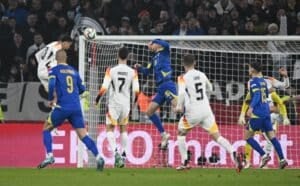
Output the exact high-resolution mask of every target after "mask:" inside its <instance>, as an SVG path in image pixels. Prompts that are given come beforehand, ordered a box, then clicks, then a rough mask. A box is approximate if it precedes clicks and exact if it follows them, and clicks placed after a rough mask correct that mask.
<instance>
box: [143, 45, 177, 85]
mask: <svg viewBox="0 0 300 186" xmlns="http://www.w3.org/2000/svg"><path fill="white" fill-rule="evenodd" d="M159 44H160V45H161V46H162V47H163V48H162V49H161V50H160V51H158V52H156V53H155V54H154V56H153V58H152V60H151V61H150V62H149V63H148V65H147V67H139V68H138V71H139V72H141V73H142V74H143V75H146V76H147V75H149V74H150V73H151V72H153V71H154V77H155V83H156V85H160V84H162V83H164V82H167V81H170V80H171V79H172V68H171V59H170V46H169V43H168V42H166V41H163V40H159Z"/></svg>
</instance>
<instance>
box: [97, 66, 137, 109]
mask: <svg viewBox="0 0 300 186" xmlns="http://www.w3.org/2000/svg"><path fill="white" fill-rule="evenodd" d="M131 87H132V92H134V93H136V92H139V82H138V76H137V72H136V71H135V70H134V69H132V68H130V67H129V66H127V65H125V64H119V65H117V66H115V67H112V68H108V69H107V70H106V73H105V77H104V80H103V84H102V87H101V89H102V90H109V106H117V105H125V106H128V107H130V88H131Z"/></svg>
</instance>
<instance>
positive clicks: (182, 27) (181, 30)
mask: <svg viewBox="0 0 300 186" xmlns="http://www.w3.org/2000/svg"><path fill="white" fill-rule="evenodd" d="M187 31H188V24H187V20H186V19H182V20H181V21H180V25H179V28H178V29H177V30H176V31H175V32H174V33H173V34H174V35H181V36H182V35H187Z"/></svg>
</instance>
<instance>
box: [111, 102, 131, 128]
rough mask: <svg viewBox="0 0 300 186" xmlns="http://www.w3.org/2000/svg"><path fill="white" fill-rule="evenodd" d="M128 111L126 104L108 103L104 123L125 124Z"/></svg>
mask: <svg viewBox="0 0 300 186" xmlns="http://www.w3.org/2000/svg"><path fill="white" fill-rule="evenodd" d="M129 111H130V108H129V106H128V105H123V106H122V105H118V106H116V105H114V106H110V105H109V106H108V112H107V113H106V125H127V124H128V116H129Z"/></svg>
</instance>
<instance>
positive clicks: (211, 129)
mask: <svg viewBox="0 0 300 186" xmlns="http://www.w3.org/2000/svg"><path fill="white" fill-rule="evenodd" d="M197 125H200V126H201V127H202V128H203V129H204V130H206V131H207V132H208V133H210V134H213V133H216V132H219V129H218V125H217V124H216V120H215V117H214V115H213V113H212V112H207V113H203V114H200V113H197V114H196V113H194V114H185V115H184V116H182V117H181V118H180V120H179V124H178V130H187V129H191V128H194V127H195V126H197Z"/></svg>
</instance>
